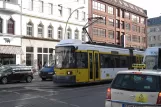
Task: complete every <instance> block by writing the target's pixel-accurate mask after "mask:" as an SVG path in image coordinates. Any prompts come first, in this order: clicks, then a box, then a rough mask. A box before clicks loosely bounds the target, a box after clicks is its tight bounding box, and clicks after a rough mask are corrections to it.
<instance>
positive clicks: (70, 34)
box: [67, 28, 72, 39]
mask: <svg viewBox="0 0 161 107" xmlns="http://www.w3.org/2000/svg"><path fill="white" fill-rule="evenodd" d="M67 37H68V39H72V30H71V29H70V28H68V29H67Z"/></svg>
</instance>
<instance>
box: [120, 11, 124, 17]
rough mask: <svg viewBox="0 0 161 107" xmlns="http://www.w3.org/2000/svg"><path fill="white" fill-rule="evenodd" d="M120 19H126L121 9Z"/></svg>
mask: <svg viewBox="0 0 161 107" xmlns="http://www.w3.org/2000/svg"><path fill="white" fill-rule="evenodd" d="M120 17H121V18H124V11H123V10H122V9H120Z"/></svg>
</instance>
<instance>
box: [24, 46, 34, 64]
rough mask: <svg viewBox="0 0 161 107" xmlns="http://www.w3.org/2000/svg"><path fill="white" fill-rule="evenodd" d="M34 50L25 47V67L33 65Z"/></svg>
mask: <svg viewBox="0 0 161 107" xmlns="http://www.w3.org/2000/svg"><path fill="white" fill-rule="evenodd" d="M33 52H34V48H33V47H26V65H27V66H33V64H34V54H33Z"/></svg>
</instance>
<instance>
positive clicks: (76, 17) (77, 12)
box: [75, 10, 79, 19]
mask: <svg viewBox="0 0 161 107" xmlns="http://www.w3.org/2000/svg"><path fill="white" fill-rule="evenodd" d="M78 17H79V10H76V12H75V19H78Z"/></svg>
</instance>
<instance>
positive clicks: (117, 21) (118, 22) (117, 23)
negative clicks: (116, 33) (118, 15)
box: [116, 20, 120, 28]
mask: <svg viewBox="0 0 161 107" xmlns="http://www.w3.org/2000/svg"><path fill="white" fill-rule="evenodd" d="M116 28H120V21H119V20H116Z"/></svg>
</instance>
